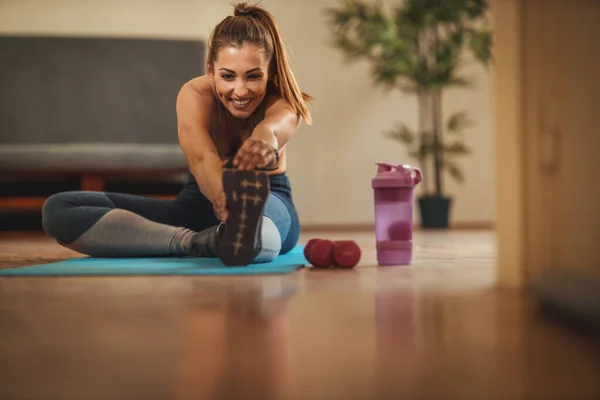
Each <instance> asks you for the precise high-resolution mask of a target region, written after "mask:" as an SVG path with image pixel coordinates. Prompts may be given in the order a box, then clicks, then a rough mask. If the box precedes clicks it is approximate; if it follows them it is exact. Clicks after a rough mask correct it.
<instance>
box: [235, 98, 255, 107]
mask: <svg viewBox="0 0 600 400" xmlns="http://www.w3.org/2000/svg"><path fill="white" fill-rule="evenodd" d="M231 102H232V103H233V104H234V105H235V106H237V107H244V106H247V105H248V103H250V99H246V100H235V99H231Z"/></svg>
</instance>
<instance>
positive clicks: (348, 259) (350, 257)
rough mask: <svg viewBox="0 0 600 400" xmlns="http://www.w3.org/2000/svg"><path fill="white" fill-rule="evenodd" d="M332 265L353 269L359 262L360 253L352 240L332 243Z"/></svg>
mask: <svg viewBox="0 0 600 400" xmlns="http://www.w3.org/2000/svg"><path fill="white" fill-rule="evenodd" d="M332 253H333V254H332V255H333V265H335V266H336V267H341V268H354V267H355V266H356V265H357V264H358V262H359V261H360V257H361V251H360V247H359V246H358V244H356V242H355V241H353V240H337V241H335V242H333V252H332Z"/></svg>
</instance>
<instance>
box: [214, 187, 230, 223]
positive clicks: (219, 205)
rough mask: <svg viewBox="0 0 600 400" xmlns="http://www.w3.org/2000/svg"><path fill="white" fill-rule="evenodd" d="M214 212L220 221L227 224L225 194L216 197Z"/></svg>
mask: <svg viewBox="0 0 600 400" xmlns="http://www.w3.org/2000/svg"><path fill="white" fill-rule="evenodd" d="M213 211H214V212H215V215H216V217H217V219H218V220H219V221H221V222H225V221H226V220H227V197H226V196H225V192H221V193H219V194H218V195H217V196H216V197H215V199H214V201H213Z"/></svg>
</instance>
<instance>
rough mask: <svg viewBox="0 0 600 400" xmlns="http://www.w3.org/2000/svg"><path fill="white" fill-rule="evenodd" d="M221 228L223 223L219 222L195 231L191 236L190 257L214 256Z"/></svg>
mask: <svg viewBox="0 0 600 400" xmlns="http://www.w3.org/2000/svg"><path fill="white" fill-rule="evenodd" d="M223 228H224V227H223V224H219V225H215V226H211V227H210V228H207V229H205V230H203V231H202V232H198V233H195V234H194V235H193V236H192V238H191V243H190V257H216V256H217V247H218V245H219V240H220V238H221V236H223V231H224V229H223Z"/></svg>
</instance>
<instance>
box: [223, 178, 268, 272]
mask: <svg viewBox="0 0 600 400" xmlns="http://www.w3.org/2000/svg"><path fill="white" fill-rule="evenodd" d="M223 188H224V190H225V196H226V197H227V213H228V216H227V221H225V227H224V229H223V230H224V232H223V234H222V237H221V238H220V240H219V243H218V249H217V252H218V257H219V258H220V259H221V261H222V262H223V264H225V265H230V266H234V265H235V266H246V265H248V264H250V263H251V262H252V260H254V258H255V257H256V256H257V255H258V253H259V252H260V229H261V225H262V217H263V211H264V207H265V203H266V201H267V196H268V195H269V177H268V175H267V174H266V173H265V172H260V171H240V170H236V169H228V168H226V169H225V170H224V171H223Z"/></svg>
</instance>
